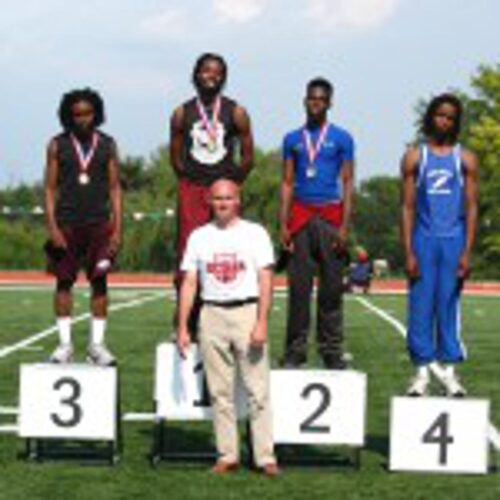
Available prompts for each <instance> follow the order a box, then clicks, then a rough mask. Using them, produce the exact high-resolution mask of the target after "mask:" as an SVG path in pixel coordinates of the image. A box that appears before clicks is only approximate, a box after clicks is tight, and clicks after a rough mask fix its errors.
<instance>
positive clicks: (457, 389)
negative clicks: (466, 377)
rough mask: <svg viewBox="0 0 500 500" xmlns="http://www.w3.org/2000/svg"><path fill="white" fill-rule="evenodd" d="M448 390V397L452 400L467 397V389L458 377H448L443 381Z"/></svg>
mask: <svg viewBox="0 0 500 500" xmlns="http://www.w3.org/2000/svg"><path fill="white" fill-rule="evenodd" d="M442 381H443V385H444V387H445V389H446V395H447V396H449V397H452V398H463V397H465V396H466V395H467V391H466V390H465V387H464V386H463V385H462V384H461V383H460V381H459V380H458V377H457V376H456V375H451V376H450V375H448V376H445V377H443V379H442Z"/></svg>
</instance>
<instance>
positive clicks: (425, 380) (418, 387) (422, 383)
mask: <svg viewBox="0 0 500 500" xmlns="http://www.w3.org/2000/svg"><path fill="white" fill-rule="evenodd" d="M429 382H430V377H429V375H424V374H421V373H418V374H417V375H415V376H414V377H413V378H412V379H411V380H410V385H409V386H408V389H407V390H406V395H407V396H413V397H420V396H426V395H427V388H428V386H429Z"/></svg>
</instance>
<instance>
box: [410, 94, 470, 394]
mask: <svg viewBox="0 0 500 500" xmlns="http://www.w3.org/2000/svg"><path fill="white" fill-rule="evenodd" d="M461 115H462V104H461V102H460V101H459V100H458V99H457V98H456V97H455V96H454V95H451V94H442V95H440V96H438V97H436V98H434V99H432V100H431V102H430V104H429V106H428V107H427V110H426V112H425V114H424V117H423V120H422V127H421V132H422V135H423V136H424V140H423V142H422V144H420V145H419V146H410V148H409V149H408V151H407V152H406V154H405V155H404V156H403V160H402V164H401V172H402V179H403V180H402V182H403V198H402V201H403V206H402V233H403V244H404V249H405V254H406V272H407V275H408V278H409V283H410V285H409V286H410V293H409V307H408V336H407V343H408V351H409V354H410V357H411V360H412V362H413V364H414V365H415V366H416V369H417V372H416V375H415V377H414V378H413V379H412V381H411V383H410V386H409V387H408V391H407V393H408V395H412V396H423V395H425V394H426V393H427V390H428V386H429V382H430V370H429V368H430V367H431V366H433V365H434V366H433V368H435V371H436V370H440V371H442V375H443V376H442V377H441V378H442V381H443V383H444V385H445V387H446V392H447V394H448V395H449V396H454V397H460V396H465V394H466V391H465V389H464V388H463V387H462V385H461V384H460V382H459V380H458V377H457V376H456V374H455V370H454V365H455V364H456V363H459V362H461V361H463V360H464V359H465V350H464V346H463V344H462V342H461V338H460V311H459V308H460V306H459V300H460V293H461V290H462V284H463V281H464V280H465V279H466V278H467V277H468V276H469V273H470V267H471V263H470V259H471V252H472V247H473V244H474V239H475V234H476V226H477V213H478V208H477V205H478V201H477V199H478V162H477V159H476V157H475V155H474V154H473V153H471V152H470V151H467V150H466V149H464V148H463V147H461V146H460V144H459V143H458V142H457V141H458V136H459V133H460V120H461ZM438 363H443V364H444V365H445V366H444V368H443V367H442V366H441V365H440V364H438Z"/></svg>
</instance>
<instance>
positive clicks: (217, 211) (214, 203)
mask: <svg viewBox="0 0 500 500" xmlns="http://www.w3.org/2000/svg"><path fill="white" fill-rule="evenodd" d="M210 206H211V207H212V212H213V215H214V219H215V221H216V222H217V223H218V224H222V225H224V226H225V225H228V224H230V223H231V222H232V221H233V220H236V219H237V218H238V216H239V213H240V187H239V186H238V184H237V183H236V182H234V181H232V180H230V179H219V180H218V181H215V182H214V183H213V184H212V185H211V186H210Z"/></svg>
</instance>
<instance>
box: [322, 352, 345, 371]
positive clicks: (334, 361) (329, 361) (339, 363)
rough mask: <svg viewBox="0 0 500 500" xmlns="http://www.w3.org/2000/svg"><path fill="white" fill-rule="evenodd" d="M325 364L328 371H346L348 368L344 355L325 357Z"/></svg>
mask: <svg viewBox="0 0 500 500" xmlns="http://www.w3.org/2000/svg"><path fill="white" fill-rule="evenodd" d="M323 364H324V365H325V368H326V369H327V370H345V369H347V367H348V365H347V362H346V360H345V359H344V356H343V355H330V354H328V355H325V356H323Z"/></svg>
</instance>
